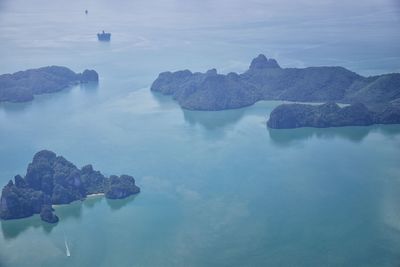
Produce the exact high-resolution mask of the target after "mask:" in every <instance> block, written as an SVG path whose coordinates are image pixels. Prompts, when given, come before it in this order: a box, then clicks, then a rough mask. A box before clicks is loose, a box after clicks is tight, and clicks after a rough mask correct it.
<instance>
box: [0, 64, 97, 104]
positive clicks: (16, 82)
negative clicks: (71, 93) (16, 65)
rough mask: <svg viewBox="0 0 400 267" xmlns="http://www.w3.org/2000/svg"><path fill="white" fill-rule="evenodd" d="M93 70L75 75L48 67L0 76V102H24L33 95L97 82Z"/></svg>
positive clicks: (56, 67) (67, 70)
mask: <svg viewBox="0 0 400 267" xmlns="http://www.w3.org/2000/svg"><path fill="white" fill-rule="evenodd" d="M98 80H99V75H98V74H97V72H96V71H94V70H84V71H83V72H82V73H75V72H73V71H72V70H70V69H68V68H66V67H60V66H49V67H43V68H38V69H29V70H25V71H19V72H15V73H13V74H3V75H0V102H2V101H9V102H26V101H31V100H33V98H34V96H35V95H39V94H46V93H54V92H58V91H61V90H63V89H65V88H68V87H69V86H71V85H75V84H78V83H87V82H98Z"/></svg>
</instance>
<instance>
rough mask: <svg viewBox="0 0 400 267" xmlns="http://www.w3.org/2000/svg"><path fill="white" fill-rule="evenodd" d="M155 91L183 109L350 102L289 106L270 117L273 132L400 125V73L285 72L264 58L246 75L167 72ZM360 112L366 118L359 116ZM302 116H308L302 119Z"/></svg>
mask: <svg viewBox="0 0 400 267" xmlns="http://www.w3.org/2000/svg"><path fill="white" fill-rule="evenodd" d="M151 90H152V91H153V92H159V93H162V94H164V95H171V96H172V97H173V98H174V99H176V100H177V101H178V103H179V105H180V106H181V107H182V108H185V109H190V110H224V109H233V108H241V107H245V106H249V105H252V104H254V103H255V102H257V101H260V100H284V101H297V102H316V103H317V102H320V103H321V102H337V103H344V104H352V105H351V106H350V107H346V108H343V109H340V108H339V107H338V106H337V105H333V104H332V103H330V104H327V105H322V106H319V107H312V106H310V105H302V104H293V105H292V106H290V105H286V104H285V105H284V106H281V107H278V108H277V110H275V112H273V113H272V114H271V120H272V121H271V122H270V123H268V125H269V126H270V127H275V128H280V127H285V128H292V127H293V125H298V126H296V127H302V126H301V125H310V126H312V127H329V126H345V125H369V124H373V123H399V121H400V119H399V111H398V108H399V106H398V102H399V100H398V99H399V98H400V73H390V74H384V75H378V76H371V77H364V76H361V75H359V74H357V73H354V72H352V71H350V70H347V69H345V68H343V67H337V66H334V67H309V68H282V67H281V66H280V65H279V64H278V62H277V61H276V60H275V59H268V58H267V57H265V56H264V55H262V54H261V55H259V56H258V57H256V58H254V59H253V60H252V62H251V64H250V67H249V69H248V70H247V71H245V72H244V73H242V74H237V73H233V72H232V73H228V74H227V75H223V74H218V73H217V71H216V70H215V69H212V70H209V71H207V72H206V73H199V72H195V73H192V72H191V71H189V70H183V71H177V72H163V73H161V74H160V75H159V76H158V78H157V79H156V80H155V81H154V82H153V84H152V86H151ZM359 103H362V105H361V104H359ZM353 112H361V113H353ZM295 113H296V114H295ZM293 114H294V115H293ZM318 114H320V115H321V116H322V117H320V118H319V119H314V120H313V122H312V123H311V120H312V117H314V118H315V117H316V116H317V115H318ZM362 114H363V115H365V116H364V117H363V118H364V119H365V120H362V119H361V118H360V117H358V116H361V115H362ZM302 115H304V116H305V117H304V118H300V117H301V116H302ZM293 116H294V117H293ZM343 116H344V117H343ZM353 116H354V117H353ZM281 117H282V120H280V119H279V118H281ZM369 117H371V118H369ZM336 119H338V120H339V121H335V120H336ZM289 121H291V122H290V123H289ZM323 125H325V126H323Z"/></svg>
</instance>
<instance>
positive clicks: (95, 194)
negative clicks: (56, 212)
mask: <svg viewBox="0 0 400 267" xmlns="http://www.w3.org/2000/svg"><path fill="white" fill-rule="evenodd" d="M104 195H105V194H104V193H94V194H90V195H86V198H84V199H82V200H75V201H72V202H71V203H74V202H76V201H81V202H83V201H85V200H86V199H88V198H95V197H100V196H104ZM71 203H68V204H51V207H52V208H57V207H62V206H66V205H70V204H71Z"/></svg>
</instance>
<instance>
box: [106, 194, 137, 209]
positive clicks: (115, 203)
mask: <svg viewBox="0 0 400 267" xmlns="http://www.w3.org/2000/svg"><path fill="white" fill-rule="evenodd" d="M136 196H137V195H132V196H129V197H127V198H124V199H108V198H106V202H107V205H108V206H109V207H110V208H111V210H119V209H121V208H123V207H125V206H126V205H128V204H129V203H131V202H132V201H134V200H135V198H136Z"/></svg>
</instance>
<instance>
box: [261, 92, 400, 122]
mask: <svg viewBox="0 0 400 267" xmlns="http://www.w3.org/2000/svg"><path fill="white" fill-rule="evenodd" d="M397 123H400V99H398V100H396V101H391V102H389V103H388V104H384V105H382V106H378V107H375V108H374V109H371V108H370V109H368V108H367V107H366V106H365V105H364V104H362V103H357V104H351V105H348V106H345V107H342V108H341V107H339V105H337V104H336V103H333V102H328V103H325V104H322V105H309V104H282V105H279V106H278V107H276V108H275V109H274V110H273V111H272V112H271V114H270V117H269V120H268V122H267V125H268V127H270V128H275V129H290V128H300V127H316V128H326V127H342V126H368V125H372V124H397Z"/></svg>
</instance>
